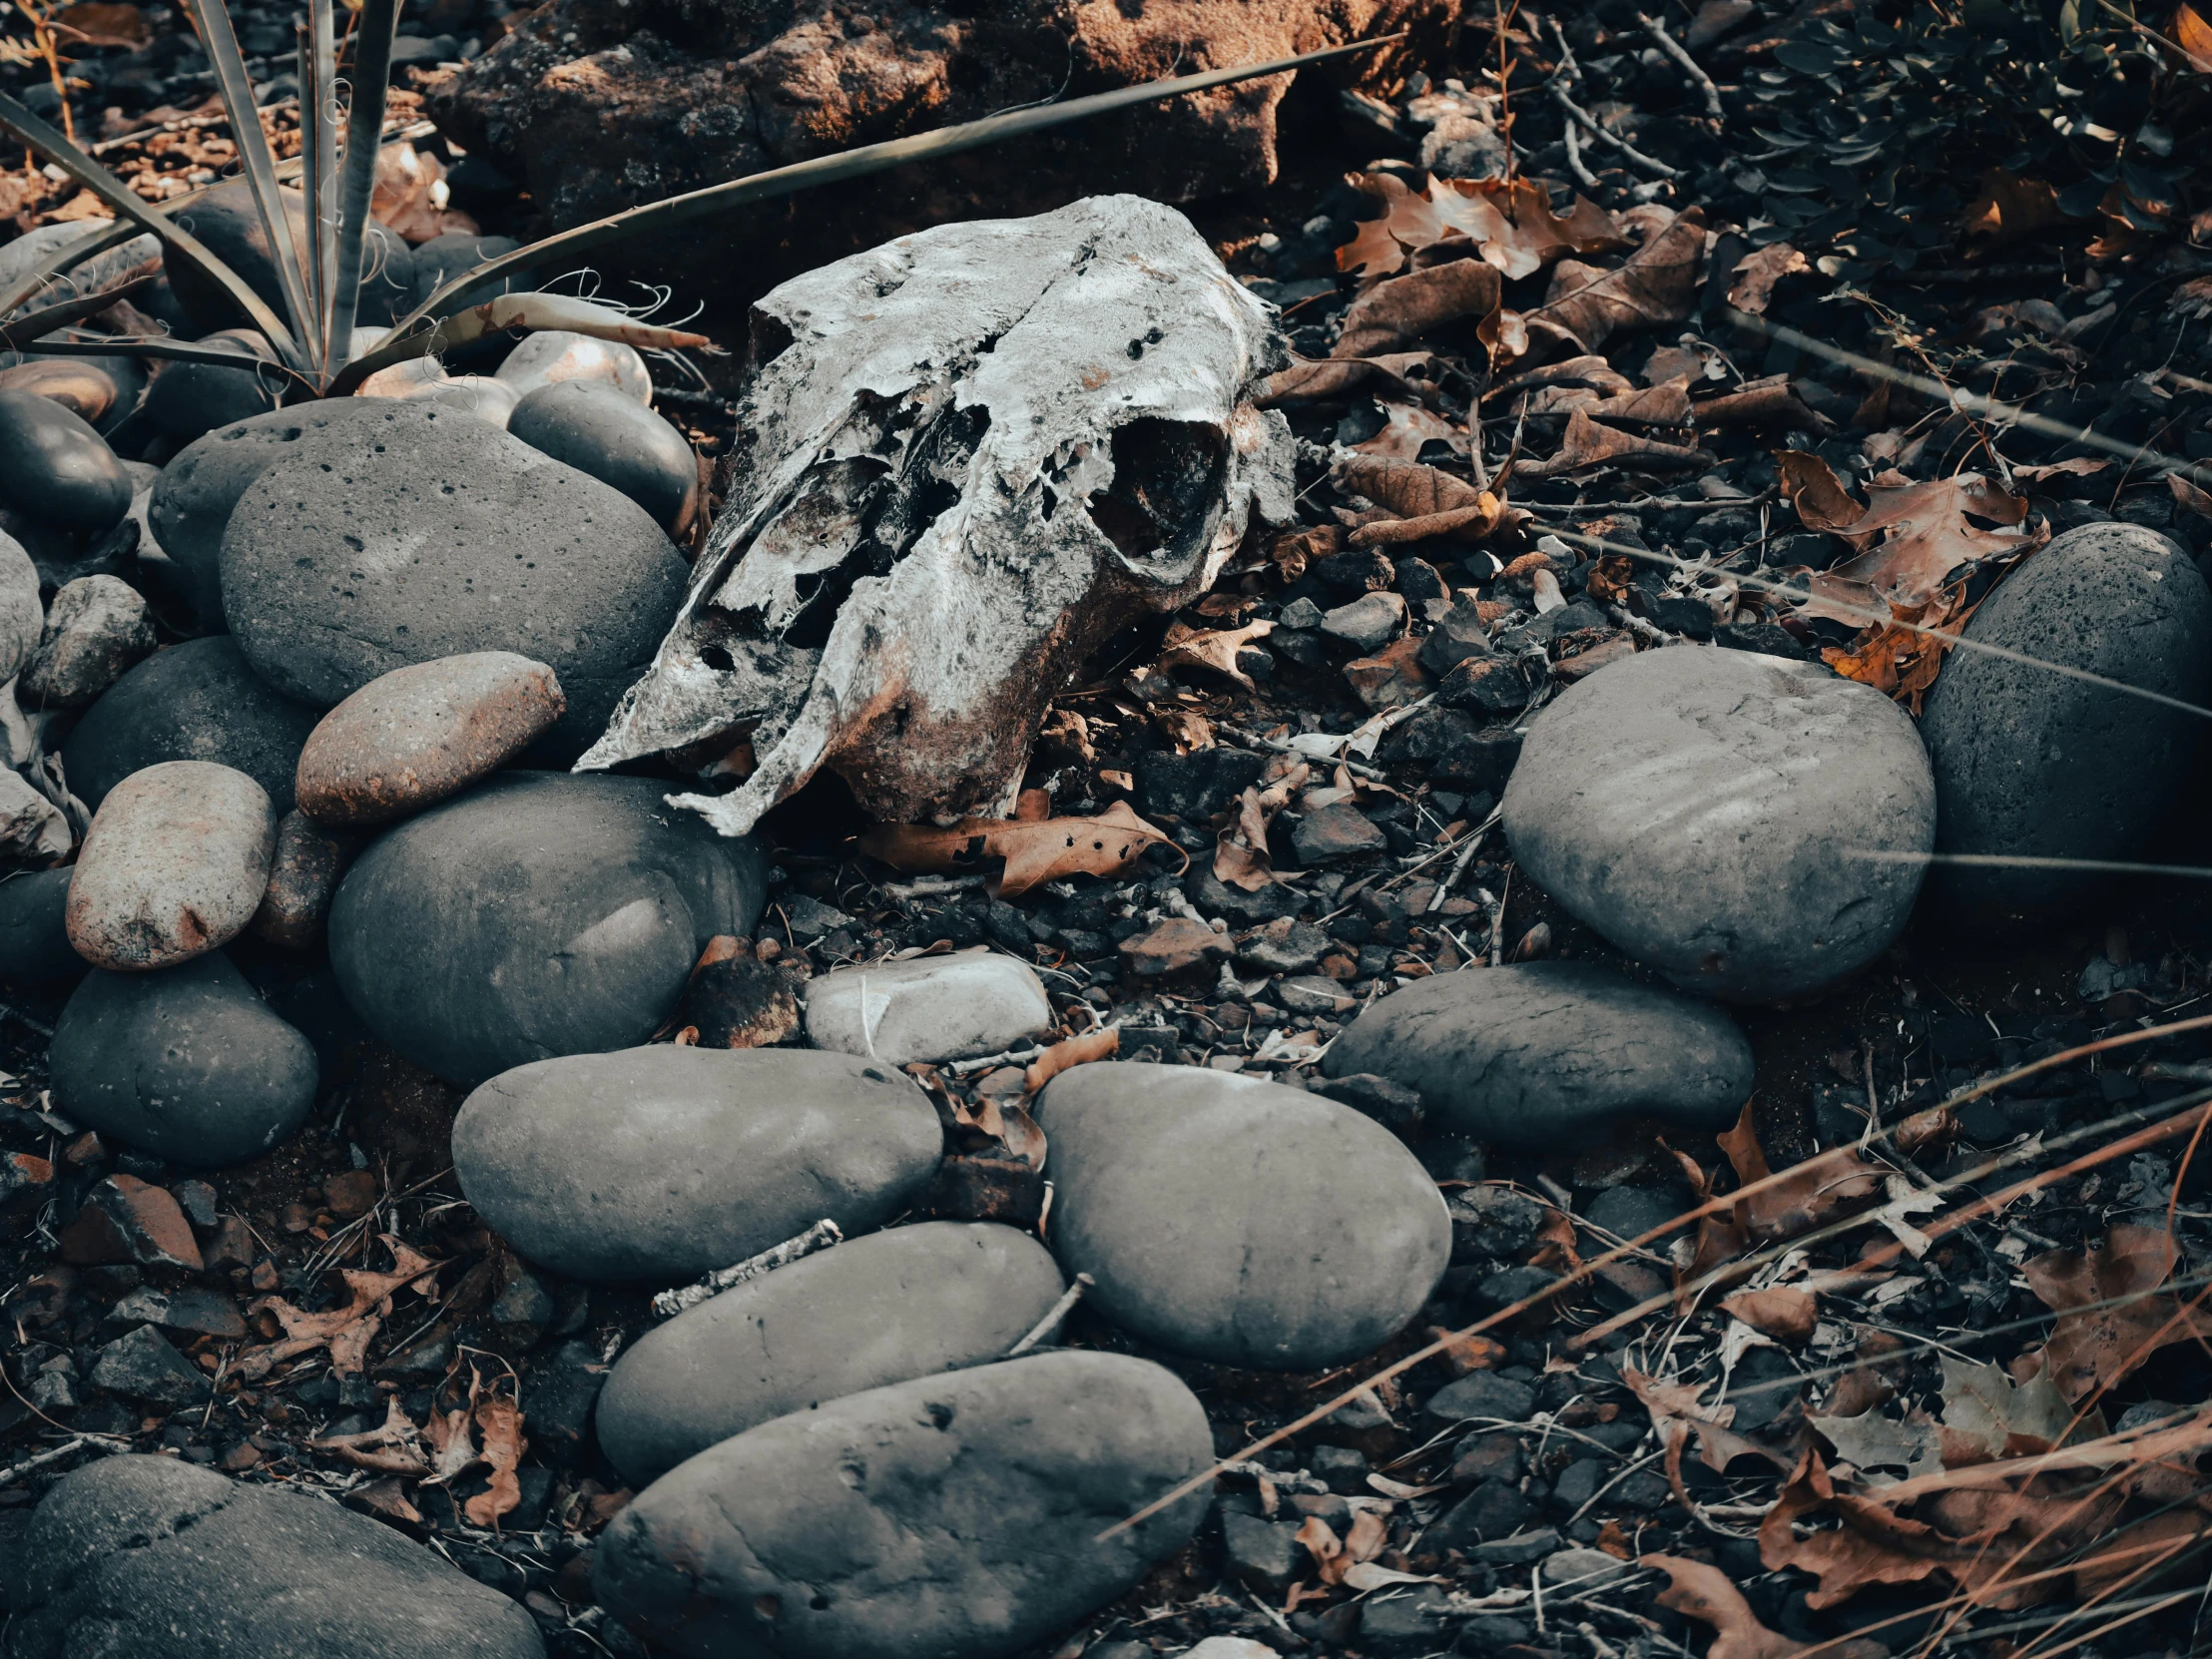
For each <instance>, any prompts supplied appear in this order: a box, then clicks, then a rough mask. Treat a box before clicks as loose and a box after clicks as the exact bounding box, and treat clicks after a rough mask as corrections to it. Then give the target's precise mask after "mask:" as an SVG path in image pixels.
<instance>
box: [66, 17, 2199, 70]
mask: <svg viewBox="0 0 2212 1659" xmlns="http://www.w3.org/2000/svg"><path fill="white" fill-rule="evenodd" d="M64 15H67V14H64ZM2173 40H2174V44H2175V45H2176V46H2178V47H2180V48H2181V55H2182V56H2183V57H2184V58H2186V59H2187V60H2188V62H2189V67H2190V68H2191V69H2193V70H2195V71H2196V72H2197V73H2198V74H2199V75H2212V23H2208V22H2206V21H2205V17H2204V13H2202V12H2201V11H2199V10H2198V9H2197V8H2196V6H2195V5H2194V4H2193V3H2192V0H2182V3H2181V4H2180V5H2179V6H2177V7H2175V8H2174V21H2173Z"/></svg>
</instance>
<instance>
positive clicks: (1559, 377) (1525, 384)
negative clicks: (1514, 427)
mask: <svg viewBox="0 0 2212 1659" xmlns="http://www.w3.org/2000/svg"><path fill="white" fill-rule="evenodd" d="M1635 384H1636V383H1635V382H1634V381H1633V380H1631V379H1629V377H1628V376H1627V375H1625V374H1623V373H1622V372H1621V371H1620V370H1619V369H1617V368H1615V367H1614V366H1613V365H1612V364H1611V363H1609V362H1607V361H1606V360H1605V359H1604V358H1603V357H1598V356H1591V355H1587V354H1585V355H1583V356H1580V357H1567V358H1564V359H1562V360H1561V361H1559V362H1555V363H1545V364H1544V365H1543V366H1542V367H1540V368H1532V369H1530V370H1529V371H1528V372H1527V373H1525V374H1516V375H1514V376H1513V378H1512V379H1510V380H1506V381H1503V382H1501V383H1500V384H1498V385H1495V386H1492V387H1491V388H1490V389H1489V390H1488V391H1486V392H1484V393H1483V394H1482V401H1483V402H1485V403H1487V402H1489V401H1491V400H1492V399H1494V398H1500V397H1511V396H1512V395H1513V394H1514V393H1516V392H1522V391H1528V390H1531V389H1533V388H1534V387H1537V386H1589V387H1591V388H1592V389H1594V390H1596V391H1598V392H1600V393H1602V394H1604V395H1606V396H1610V395H1612V394H1613V393H1615V392H1624V391H1633V390H1634V389H1635Z"/></svg>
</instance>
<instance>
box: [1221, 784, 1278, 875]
mask: <svg viewBox="0 0 2212 1659" xmlns="http://www.w3.org/2000/svg"><path fill="white" fill-rule="evenodd" d="M1270 816H1271V815H1270V814H1269V812H1268V810H1267V808H1266V807H1265V806H1264V805H1263V803H1262V801H1261V799H1260V792H1259V791H1258V790H1257V789H1250V788H1248V789H1246V791H1245V792H1244V795H1243V796H1242V798H1240V799H1239V801H1238V803H1237V817H1236V820H1235V822H1234V823H1232V824H1230V825H1229V826H1228V827H1227V828H1226V829H1224V830H1222V832H1221V833H1220V834H1219V835H1218V836H1217V837H1215V841H1214V877H1215V879H1216V880H1219V881H1223V882H1226V883H1227V884H1228V885H1230V886H1232V887H1240V888H1242V889H1243V890H1244V891H1246V892H1258V891H1259V890H1260V889H1261V888H1262V887H1265V886H1271V885H1273V884H1274V881H1275V864H1274V861H1273V860H1272V859H1271V858H1270V857H1269V855H1268V819H1269V817H1270Z"/></svg>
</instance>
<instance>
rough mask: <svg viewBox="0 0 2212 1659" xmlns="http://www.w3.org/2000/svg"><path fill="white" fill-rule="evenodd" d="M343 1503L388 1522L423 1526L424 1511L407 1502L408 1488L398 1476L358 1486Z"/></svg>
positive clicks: (346, 1495)
mask: <svg viewBox="0 0 2212 1659" xmlns="http://www.w3.org/2000/svg"><path fill="white" fill-rule="evenodd" d="M342 1501H343V1502H345V1503H348V1504H351V1505H352V1506H353V1507H354V1508H356V1509H366V1510H367V1511H368V1512H369V1513H370V1514H372V1515H381V1516H383V1518H384V1519H386V1520H395V1521H405V1522H407V1523H408V1524H409V1525H411V1526H419V1525H421V1524H422V1511H421V1510H420V1509H417V1508H416V1507H415V1506H414V1505H413V1504H412V1503H409V1502H408V1501H407V1488H406V1487H405V1486H404V1485H402V1484H401V1483H400V1479H399V1477H398V1476H397V1475H392V1474H387V1475H385V1476H384V1477H383V1478H382V1479H381V1480H371V1481H370V1482H369V1483H368V1484H367V1485H365V1486H356V1487H354V1488H353V1489H352V1490H351V1491H349V1492H347V1493H346V1494H345V1496H344V1498H343V1499H342Z"/></svg>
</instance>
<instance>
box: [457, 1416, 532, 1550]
mask: <svg viewBox="0 0 2212 1659" xmlns="http://www.w3.org/2000/svg"><path fill="white" fill-rule="evenodd" d="M475 1415H476V1426H477V1428H479V1429H480V1430H481V1431H482V1432H483V1436H484V1450H483V1461H484V1462H485V1464H486V1465H488V1466H489V1468H490V1469H491V1488H490V1490H488V1491H483V1492H479V1493H477V1494H476V1496H474V1497H472V1498H470V1499H469V1500H468V1501H467V1502H466V1503H464V1504H462V1505H461V1513H462V1514H464V1515H466V1516H467V1517H468V1521H469V1524H470V1525H471V1526H489V1527H494V1528H496V1527H497V1526H498V1525H499V1517H500V1516H502V1515H504V1514H506V1513H507V1511H508V1510H510V1509H513V1508H515V1507H517V1506H518V1505H519V1504H520V1503H521V1502H522V1482H521V1479H520V1478H519V1477H518V1476H517V1475H516V1473H515V1469H516V1467H517V1466H518V1465H519V1464H520V1463H521V1461H522V1453H523V1449H524V1447H526V1446H527V1445H528V1444H529V1442H528V1441H527V1440H525V1439H524V1438H523V1437H522V1407H521V1406H520V1405H518V1404H516V1403H515V1401H514V1400H513V1399H512V1398H511V1397H510V1396H508V1395H506V1394H503V1393H487V1394H484V1395H483V1396H482V1397H481V1398H479V1399H478V1400H477V1401H476V1412H475Z"/></svg>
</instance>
